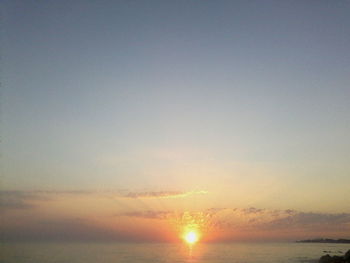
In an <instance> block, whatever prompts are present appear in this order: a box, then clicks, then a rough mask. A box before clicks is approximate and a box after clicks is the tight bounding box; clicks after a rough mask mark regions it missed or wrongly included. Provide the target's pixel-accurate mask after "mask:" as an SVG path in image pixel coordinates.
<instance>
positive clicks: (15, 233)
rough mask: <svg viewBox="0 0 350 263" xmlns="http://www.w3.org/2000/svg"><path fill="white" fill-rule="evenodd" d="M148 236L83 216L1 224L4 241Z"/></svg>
mask: <svg viewBox="0 0 350 263" xmlns="http://www.w3.org/2000/svg"><path fill="white" fill-rule="evenodd" d="M144 239H145V240H146V239H147V237H146V236H137V235H135V234H133V233H130V232H127V231H122V230H116V229H110V228H107V227H103V226H101V225H99V224H97V223H95V222H90V221H87V220H84V219H81V218H72V219H56V220H52V219H51V220H45V221H42V220H41V221H36V222H28V223H26V224H22V225H16V226H15V227H8V226H7V227H3V226H0V240H3V241H142V240H144Z"/></svg>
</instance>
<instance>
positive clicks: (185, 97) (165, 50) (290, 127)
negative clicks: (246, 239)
mask: <svg viewBox="0 0 350 263" xmlns="http://www.w3.org/2000/svg"><path fill="white" fill-rule="evenodd" d="M2 17H3V18H2V24H3V26H2V28H1V31H2V33H1V34H2V39H1V42H2V49H1V52H2V54H3V55H2V92H1V93H2V94H1V97H2V98H1V107H2V109H1V119H2V120H1V134H2V135H1V137H2V139H1V148H2V150H1V167H2V168H1V173H2V176H1V177H2V178H1V188H2V189H3V193H2V199H3V206H4V207H5V208H11V209H10V210H11V211H12V212H11V211H10V212H8V213H7V214H6V215H7V216H8V218H7V220H8V222H9V224H10V223H11V222H12V219H13V218H14V217H16V216H17V217H18V218H20V217H21V211H22V212H23V211H24V210H25V213H29V214H28V215H27V216H28V218H32V219H33V222H37V221H36V220H37V218H38V216H39V215H40V216H41V215H43V214H45V215H48V214H50V212H48V210H47V207H49V206H50V205H48V204H47V203H45V202H47V198H46V197H45V198H42V192H41V191H48V192H46V193H45V195H49V196H51V197H50V198H51V199H50V198H48V200H51V201H50V202H54V203H55V204H56V205H58V207H56V206H54V207H56V208H57V209H55V210H52V209H51V210H52V213H53V215H54V217H55V218H71V217H77V216H78V215H77V214H75V213H76V212H72V211H75V210H74V208H72V207H70V208H69V207H68V208H67V207H66V205H67V204H70V203H73V204H76V205H77V206H79V204H80V203H79V202H80V201H81V202H83V201H82V200H80V199H83V200H89V198H90V199H91V198H92V196H94V197H96V195H97V196H99V197H96V198H94V199H93V200H95V201H94V204H96V205H95V206H91V207H89V206H87V209H88V211H90V214H89V215H87V214H86V215H85V214H84V215H79V216H81V217H82V218H85V217H88V218H90V219H91V214H96V213H97V212H96V211H95V208H96V207H98V206H99V205H98V204H97V203H98V200H100V195H104V194H106V193H109V194H110V192H109V191H115V193H118V194H117V197H116V198H117V199H118V196H119V197H120V193H124V195H125V193H128V194H126V195H129V197H128V198H124V197H123V198H121V199H122V200H123V201H118V206H117V207H113V209H114V210H116V211H114V210H113V209H112V208H111V207H110V208H106V211H109V212H106V211H104V212H103V213H102V212H101V216H102V215H104V216H107V215H109V214H116V213H117V214H118V211H119V214H120V213H121V212H120V211H122V210H123V209H121V206H123V205H125V206H126V207H127V209H126V210H125V211H124V210H123V211H124V212H123V213H124V214H125V213H129V214H128V215H129V216H133V215H134V216H135V215H138V214H137V213H136V212H135V210H137V211H139V210H140V211H141V210H142V209H143V212H138V213H147V211H148V212H149V211H153V212H154V213H157V216H154V217H153V219H154V218H158V215H159V213H160V214H161V215H162V216H163V215H167V216H168V215H169V214H170V213H172V212H173V211H175V210H179V211H180V210H181V211H185V210H186V209H187V210H191V211H192V210H193V211H194V210H196V211H199V210H200V211H205V210H206V209H210V208H220V209H234V208H237V207H238V208H239V209H241V210H239V209H238V210H234V211H236V212H235V213H237V211H240V213H241V214H240V215H242V214H244V213H245V212H244V211H245V210H244V209H249V208H251V207H258V208H257V209H268V210H263V211H265V212H264V213H267V215H265V217H266V218H267V217H268V216H269V215H270V214H268V212H266V211H275V210H278V211H287V210H288V209H292V210H293V211H294V210H295V211H301V212H295V211H294V212H293V213H294V214H290V213H286V214H283V213H285V212H281V213H282V214H283V215H285V216H287V217H288V216H294V217H297V218H299V217H300V213H301V217H303V214H302V213H303V212H307V213H311V218H309V217H308V218H307V219H306V221H307V222H309V223H310V222H314V221H312V220H314V218H320V217H319V216H318V215H323V216H326V218H328V219H329V218H331V221H330V223H334V222H335V221H332V220H333V219H332V217H331V216H335V217H336V218H338V217H337V215H341V214H345V218H347V219H345V221H344V222H345V223H344V222H343V223H344V226H345V227H346V231H347V232H346V231H345V230H344V228H342V229H340V230H339V229H338V230H339V231H340V233H343V234H344V233H345V234H348V235H349V234H350V217H349V214H348V213H350V191H349V185H350V136H349V135H350V77H349V76H350V1H346V0H343V1H328V0H327V1H322V0H321V1H280V0H278V1H277V0H276V1H260V0H259V1H246V0H244V1H3V3H2ZM15 190H16V191H15ZM55 191H56V192H55ZM65 191H72V192H74V194H72V192H70V194H68V195H67V193H66V192H65ZM80 191H87V193H85V192H84V194H77V193H81V192H80ZM90 191H92V193H93V194H91V192H90ZM96 191H97V193H98V194H97V193H96ZM169 191H170V193H180V192H181V193H186V192H190V193H191V194H190V195H189V196H186V195H184V196H179V197H178V198H175V199H176V200H180V199H181V200H182V201H179V202H177V201H175V199H171V203H169V202H168V201H164V200H169V199H167V198H163V199H162V200H163V201H161V203H162V206H163V208H162V209H163V210H162V209H161V207H157V205H156V204H147V205H145V206H144V207H143V206H142V204H140V203H139V204H131V203H132V201H135V199H138V198H134V197H135V196H133V195H137V194H140V193H141V194H142V193H143V194H146V193H156V194H154V196H152V198H151V199H152V200H153V199H158V197H159V195H160V196H161V195H162V194H159V193H163V194H165V193H169ZM52 195H54V197H52ZM38 196H41V197H38ZM62 196H64V198H63V197H62ZM77 196H78V197H77ZM122 196H123V195H122ZM146 196H147V194H146ZM137 197H140V198H141V199H142V198H143V196H137ZM57 198H58V200H56V199H57ZM76 198H78V199H79V200H80V201H79V200H77V199H76ZM84 198H86V199H84ZM72 199H74V200H75V201H74V202H71V201H72ZM125 199H128V201H125ZM6 200H7V202H8V203H6ZM23 200H25V201H23ZM38 200H39V201H40V200H41V201H40V202H39V203H40V204H36V205H38V207H37V208H36V210H35V209H34V210H33V209H32V208H33V206H34V205H33V202H34V203H35V202H38ZM43 200H46V201H45V202H44V203H45V204H42V203H41V202H42V201H43ZM60 200H61V201H62V200H66V203H64V202H63V201H62V202H63V203H62V204H61V205H59V204H58V203H59V202H61V201H60ZM69 200H70V201H69ZM96 200H97V201H96ZM158 201H159V200H158ZM158 201H157V202H158ZM101 202H102V201H101ZM103 202H104V201H103ZM103 202H102V203H103ZM125 202H126V203H128V202H130V204H129V203H128V204H126V203H125ZM157 202H155V203H157ZM141 203H142V202H141ZM143 205H144V204H143ZM158 205H159V202H158ZM164 206H165V210H164ZM106 207H108V205H107V204H106ZM12 208H13V209H12ZM40 209H41V210H40ZM108 209H109V210H108ZM32 210H33V211H32ZM13 211H15V212H13ZM35 211H36V212H35ZM43 211H45V212H43ZM126 211H128V212H126ZM145 211H146V212H145ZM155 211H156V212H155ZM160 211H163V212H160ZM169 211H171V212H169ZM222 211H223V210H222ZM247 211H248V210H247ZM47 213H48V214H47ZM130 213H136V214H130ZM162 213H163V214H162ZM257 213H260V212H257ZM271 213H272V212H271ZM313 213H316V214H313ZM317 213H318V214H317ZM248 214H249V212H248ZM253 214H254V213H253ZM50 215H51V214H50ZM141 215H142V214H141ZM244 215H247V214H244ZM84 216H85V217H84ZM327 216H330V217H327ZM146 217H147V215H146ZM151 218H152V215H151ZM158 219H159V218H158ZM299 219H300V218H299ZM101 220H102V219H101ZM249 220H250V219H249ZM249 220H248V221H249ZM266 220H267V219H266ZM274 220H276V218H275V219H274ZM337 220H338V219H337ZM29 221H30V220H29ZM102 221H103V220H102ZM102 221H101V222H102ZM107 221H108V220H107ZM107 221H103V222H107ZM248 221H247V222H248ZM60 222H61V221H60ZM264 222H265V221H264ZM269 222H270V221H269ZM303 222H304V221H303ZM322 222H323V221H322ZM265 223H266V222H265ZM328 223H329V221H327V224H328ZM33 224H34V223H33ZM106 224H107V223H106ZM317 224H318V223H317ZM74 226H75V225H74V224H73V228H75V227H74ZM259 226H260V225H259ZM321 228H322V227H320V228H319V229H321ZM23 229H27V230H28V229H31V231H33V229H35V227H34V226H33V225H31V226H30V227H27V228H26V227H25V226H23ZM145 229H147V228H145ZM145 231H146V230H145ZM332 231H333V230H332ZM344 231H345V232H344ZM29 232H30V231H29ZM34 232H35V231H34ZM82 232H84V231H83V230H82ZM98 233H100V232H98ZM124 234H125V233H124ZM101 235H102V236H103V234H101ZM145 236H147V234H145ZM160 239H162V238H160Z"/></svg>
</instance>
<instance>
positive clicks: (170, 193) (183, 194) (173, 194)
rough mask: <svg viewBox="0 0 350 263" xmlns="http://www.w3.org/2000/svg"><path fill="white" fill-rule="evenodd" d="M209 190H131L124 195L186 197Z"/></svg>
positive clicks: (134, 196) (132, 196)
mask: <svg viewBox="0 0 350 263" xmlns="http://www.w3.org/2000/svg"><path fill="white" fill-rule="evenodd" d="M207 193H208V192H207V191H203V190H202V191H189V192H182V191H158V192H154V191H151V192H129V193H127V194H125V195H123V197H125V198H146V199H147V198H184V197H187V196H191V195H197V194H207Z"/></svg>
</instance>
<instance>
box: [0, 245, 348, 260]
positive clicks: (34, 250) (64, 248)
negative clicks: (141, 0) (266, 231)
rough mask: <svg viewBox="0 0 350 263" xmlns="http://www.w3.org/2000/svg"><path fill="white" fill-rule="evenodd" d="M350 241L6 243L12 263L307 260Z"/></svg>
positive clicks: (4, 251) (341, 248)
mask: <svg viewBox="0 0 350 263" xmlns="http://www.w3.org/2000/svg"><path fill="white" fill-rule="evenodd" d="M348 249H350V245H349V244H315V243H314V244H301V243H230V244H196V245H194V246H192V247H189V246H187V245H185V244H126V243H2V244H1V256H0V262H4V263H5V262H8V263H70V262H72V263H121V262H122V263H136V262H143V263H148V262H149V263H226V262H230V263H231V262H232V263H235V262H236V263H283V262H286V263H298V262H299V263H300V262H301V263H307V262H312V261H315V260H317V259H318V258H319V257H320V256H321V255H323V254H325V253H324V252H323V251H332V253H331V254H335V255H340V254H341V253H345V252H346V251H347V250H348Z"/></svg>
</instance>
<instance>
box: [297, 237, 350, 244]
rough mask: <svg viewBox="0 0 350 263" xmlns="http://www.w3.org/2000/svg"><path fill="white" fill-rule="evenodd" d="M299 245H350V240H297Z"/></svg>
mask: <svg viewBox="0 0 350 263" xmlns="http://www.w3.org/2000/svg"><path fill="white" fill-rule="evenodd" d="M295 242H297V243H342V244H348V243H349V244H350V239H330V238H316V239H306V240H297V241H295Z"/></svg>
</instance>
